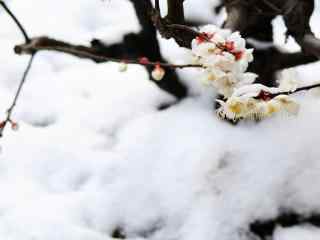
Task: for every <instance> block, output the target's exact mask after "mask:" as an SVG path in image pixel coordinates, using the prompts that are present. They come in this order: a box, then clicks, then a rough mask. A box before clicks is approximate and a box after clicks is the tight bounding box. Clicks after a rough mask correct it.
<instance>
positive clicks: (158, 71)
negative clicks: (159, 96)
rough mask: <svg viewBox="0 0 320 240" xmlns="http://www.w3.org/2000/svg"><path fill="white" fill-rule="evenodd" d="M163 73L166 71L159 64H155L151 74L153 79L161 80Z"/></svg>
mask: <svg viewBox="0 0 320 240" xmlns="http://www.w3.org/2000/svg"><path fill="white" fill-rule="evenodd" d="M165 74H166V71H165V70H164V69H163V68H162V67H161V66H160V65H159V64H157V65H156V66H155V68H154V69H153V71H152V73H151V76H152V78H153V79H154V80H156V81H161V80H162V79H163V77H164V75H165Z"/></svg>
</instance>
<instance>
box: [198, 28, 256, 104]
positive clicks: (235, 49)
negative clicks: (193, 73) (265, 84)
mask: <svg viewBox="0 0 320 240" xmlns="http://www.w3.org/2000/svg"><path fill="white" fill-rule="evenodd" d="M201 32H202V33H201V35H199V36H198V37H196V38H195V39H194V40H193V41H192V53H193V57H194V63H195V64H200V65H202V66H203V67H204V70H203V72H204V76H203V79H202V80H203V82H204V84H206V85H208V86H212V87H214V88H215V89H216V90H217V91H218V92H219V93H220V94H222V95H223V96H224V97H225V98H228V97H230V96H231V95H232V94H233V92H234V90H235V89H236V88H239V87H241V86H244V85H249V84H252V83H253V82H254V81H255V79H256V77H257V75H256V74H254V73H250V72H246V71H247V68H248V65H249V63H250V62H252V61H253V54H252V53H253V49H247V48H246V41H245V39H243V38H242V37H241V35H240V33H239V32H234V33H232V32H231V31H230V30H228V29H221V28H218V27H216V26H214V25H207V26H204V27H202V28H201Z"/></svg>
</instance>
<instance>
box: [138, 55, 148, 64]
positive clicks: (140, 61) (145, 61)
mask: <svg viewBox="0 0 320 240" xmlns="http://www.w3.org/2000/svg"><path fill="white" fill-rule="evenodd" d="M139 63H140V64H142V65H146V64H149V63H150V61H149V59H148V58H147V57H141V58H139Z"/></svg>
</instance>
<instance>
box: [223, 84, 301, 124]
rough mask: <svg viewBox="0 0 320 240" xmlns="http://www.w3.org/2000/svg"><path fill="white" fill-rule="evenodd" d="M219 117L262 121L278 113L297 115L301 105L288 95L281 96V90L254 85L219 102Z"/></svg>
mask: <svg viewBox="0 0 320 240" xmlns="http://www.w3.org/2000/svg"><path fill="white" fill-rule="evenodd" d="M217 101H218V102H219V104H220V106H221V107H220V108H219V109H218V110H217V113H218V116H220V117H222V118H225V119H229V120H232V121H238V120H239V119H255V120H261V119H263V118H266V117H270V116H272V115H273V114H275V113H278V112H286V113H288V114H290V115H296V114H297V113H298V112H299V104H298V103H296V102H295V101H294V100H293V99H292V98H291V97H289V96H288V95H282V94H280V89H279V88H269V87H266V86H264V85H261V84H252V85H249V86H244V87H241V88H239V89H237V90H236V91H235V92H234V93H233V95H232V96H231V97H229V98H228V100H227V101H226V102H224V101H222V100H217Z"/></svg>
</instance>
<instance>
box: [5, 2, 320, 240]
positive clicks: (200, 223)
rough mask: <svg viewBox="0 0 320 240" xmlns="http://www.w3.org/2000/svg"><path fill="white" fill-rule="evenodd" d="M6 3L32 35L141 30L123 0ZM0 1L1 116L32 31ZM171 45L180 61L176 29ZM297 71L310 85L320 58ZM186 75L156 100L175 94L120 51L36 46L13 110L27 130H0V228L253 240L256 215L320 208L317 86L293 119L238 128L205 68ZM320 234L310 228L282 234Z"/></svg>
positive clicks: (82, 38) (75, 38)
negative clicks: (222, 112)
mask: <svg viewBox="0 0 320 240" xmlns="http://www.w3.org/2000/svg"><path fill="white" fill-rule="evenodd" d="M8 4H9V6H10V7H11V8H12V10H13V11H14V12H15V13H16V14H17V16H18V17H19V18H20V19H21V20H22V22H23V23H24V25H25V27H26V29H27V30H28V32H29V33H30V35H32V36H38V35H43V34H46V35H50V36H53V37H57V38H61V39H67V40H69V41H72V42H75V43H86V42H87V41H89V40H90V39H91V38H93V37H100V38H103V39H104V40H106V41H109V42H115V41H118V40H119V39H121V37H122V36H123V34H124V33H126V32H128V31H138V30H139V26H138V22H137V20H136V18H135V15H134V12H133V10H132V7H131V5H130V4H129V3H128V2H127V1H126V0H111V1H100V0H90V1H89V0H69V1H64V0H56V1H50V0H32V3H30V1H21V0H20V1H19V0H10V1H8ZM187 4H188V5H187V9H188V10H187V13H188V14H189V15H193V17H197V16H198V17H199V15H201V12H200V11H199V9H200V6H201V7H204V8H205V9H206V11H207V10H208V9H209V8H208V7H206V6H208V1H205V0H201V1H199V0H188V1H187ZM0 12H1V13H0V23H1V29H0V41H1V44H0V51H1V54H0V63H1V64H0V96H1V101H0V110H1V113H2V115H1V117H2V118H3V117H4V114H5V110H6V109H7V107H8V106H9V104H10V101H11V100H12V98H13V94H14V92H15V90H16V88H17V85H18V83H19V80H20V77H21V74H22V72H23V70H24V67H25V65H26V62H27V60H28V57H21V56H16V55H14V54H13V51H12V48H13V46H14V44H17V43H21V41H22V40H23V39H22V37H21V36H20V33H19V32H18V31H17V29H16V27H15V26H14V25H13V23H12V22H11V20H10V19H9V18H8V16H7V15H5V14H4V13H3V12H2V11H0ZM317 14H318V15H316V16H315V17H314V19H313V25H314V27H317V26H316V22H319V19H320V11H319V8H318V9H317ZM201 17H202V18H205V19H210V16H209V13H207V12H206V13H204V14H203V16H201ZM212 19H213V18H212ZM279 21H280V20H279ZM279 21H278V22H277V23H275V24H276V28H277V32H278V37H277V43H279V44H283V41H282V40H281V39H283V38H282V37H281V32H282V31H283V26H282V25H281V22H279ZM314 30H316V31H318V32H319V33H320V28H319V26H318V29H316V28H315V29H314ZM290 44H291V43H290ZM287 47H289V48H290V49H292V48H294V46H293V45H287ZM162 48H163V51H164V54H165V55H166V56H167V57H168V58H169V59H171V60H176V61H182V60H183V58H184V57H185V55H186V53H185V51H183V50H179V49H178V48H177V47H176V45H175V44H174V43H172V41H162ZM297 71H298V75H299V76H300V78H301V82H302V83H301V84H303V83H305V82H308V83H309V82H317V81H320V77H319V75H320V64H312V65H309V66H307V67H300V68H299V69H297ZM181 76H182V77H183V79H184V81H185V82H186V83H187V84H188V85H189V86H192V87H193V93H194V94H193V97H190V98H188V99H186V100H184V101H182V102H181V103H179V104H178V105H175V106H173V107H171V108H169V109H168V110H166V111H161V112H159V111H157V106H159V105H160V104H162V103H165V102H168V101H172V97H171V96H169V95H168V94H166V93H164V92H162V91H161V90H159V89H158V88H157V87H156V86H155V85H154V84H153V83H151V82H150V81H149V80H148V76H147V73H146V72H145V70H144V69H143V68H142V67H140V66H130V67H129V70H128V72H126V73H119V72H118V66H117V64H114V63H105V64H100V65H96V64H94V63H92V62H90V61H86V60H79V59H76V58H73V57H70V56H66V55H62V54H56V53H52V52H50V53H46V52H43V53H39V54H38V56H36V59H35V63H34V66H33V68H32V71H31V73H30V75H29V77H28V81H27V84H26V85H25V88H24V89H23V94H22V97H21V99H20V101H19V103H18V106H17V108H16V110H17V111H16V113H15V115H14V119H15V120H17V121H18V122H19V124H20V130H19V131H18V132H13V131H11V130H10V129H7V131H6V132H5V136H4V138H2V139H0V145H1V148H2V152H1V155H0V193H1V195H0V239H1V240H22V239H23V240H89V239H90V240H102V239H103V240H106V239H110V235H111V233H112V231H114V229H115V228H117V227H120V228H123V229H124V231H125V233H126V235H127V236H128V237H129V238H130V239H143V238H146V239H159V240H160V239H161V240H178V239H179V240H180V239H183V240H189V239H190V240H195V239H197V240H207V239H219V240H244V239H247V237H248V236H247V235H246V231H247V228H248V224H249V223H251V222H253V221H254V220H257V219H260V220H263V219H268V218H272V217H275V216H277V215H278V214H279V212H280V211H281V210H283V209H293V210H295V211H296V212H298V213H301V214H308V213H311V212H318V213H319V211H320V202H319V197H320V189H319V187H318V186H317V183H318V182H319V181H320V159H319V158H320V148H319V146H318V145H319V142H320V133H319V130H320V127H319V122H320V94H317V93H315V92H313V93H301V94H299V95H297V96H296V98H297V100H298V101H299V102H300V104H301V112H300V114H299V115H298V116H297V117H287V116H283V115H280V116H277V117H274V118H272V119H267V120H265V121H262V122H260V123H241V124H239V125H237V126H231V125H230V124H228V123H226V122H223V121H221V120H219V119H217V117H216V116H215V114H214V112H213V109H212V99H213V98H212V97H213V96H212V94H209V93H206V92H205V89H202V88H201V87H200V86H199V83H198V81H197V80H196V78H197V73H194V72H191V71H181ZM319 238H320V230H319V229H315V228H312V227H309V226H297V227H293V228H280V227H279V228H277V229H276V231H275V234H274V240H296V239H297V240H301V239H303V240H314V239H319Z"/></svg>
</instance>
